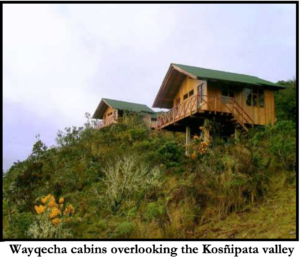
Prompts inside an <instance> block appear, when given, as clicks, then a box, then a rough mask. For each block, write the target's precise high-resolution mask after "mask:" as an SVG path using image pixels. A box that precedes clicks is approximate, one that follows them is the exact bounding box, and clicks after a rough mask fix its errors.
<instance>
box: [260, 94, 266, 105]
mask: <svg viewBox="0 0 300 258" xmlns="http://www.w3.org/2000/svg"><path fill="white" fill-rule="evenodd" d="M264 105H265V96H264V95H260V96H259V106H260V107H264Z"/></svg>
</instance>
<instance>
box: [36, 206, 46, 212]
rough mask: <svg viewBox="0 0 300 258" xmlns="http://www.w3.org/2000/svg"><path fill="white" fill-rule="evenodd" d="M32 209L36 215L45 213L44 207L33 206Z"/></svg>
mask: <svg viewBox="0 0 300 258" xmlns="http://www.w3.org/2000/svg"><path fill="white" fill-rule="evenodd" d="M34 209H35V211H36V213H37V214H41V213H43V212H44V211H45V209H46V207H45V206H44V205H39V206H37V205H35V206H34Z"/></svg>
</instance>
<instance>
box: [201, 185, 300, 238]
mask: <svg viewBox="0 0 300 258" xmlns="http://www.w3.org/2000/svg"><path fill="white" fill-rule="evenodd" d="M296 221H297V217H296V186H295V185H290V186H287V187H282V186H280V188H279V189H277V190H276V191H271V192H270V193H269V194H268V196H267V197H266V198H265V199H264V200H263V201H262V202H261V203H259V204H257V205H254V206H252V207H251V206H250V207H246V208H245V209H244V210H242V211H239V212H235V213H233V214H230V215H229V216H228V217H226V219H224V220H221V221H212V222H210V223H208V224H206V225H203V226H200V227H199V233H198V236H199V237H200V236H201V237H203V238H225V239H230V238H233V239H234V238H238V239H241V238H242V239H245V238H251V239H268V238H273V239H279V238H280V239H281V238H283V239H295V238H296Z"/></svg>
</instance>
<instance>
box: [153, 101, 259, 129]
mask: <svg viewBox="0 0 300 258" xmlns="http://www.w3.org/2000/svg"><path fill="white" fill-rule="evenodd" d="M206 112H209V113H214V114H216V113H220V114H227V115H231V116H233V119H232V122H233V123H237V124H239V125H240V126H241V127H242V128H243V129H244V130H245V131H248V126H252V127H253V124H254V122H253V119H252V118H251V117H250V116H249V115H248V114H247V113H246V112H245V110H244V109H243V108H242V107H241V106H240V105H239V104H238V103H237V102H236V100H235V99H234V98H231V97H219V96H200V95H194V96H192V97H189V98H187V99H186V100H184V101H183V102H182V103H181V104H179V105H178V106H176V107H174V108H172V109H171V110H169V111H168V112H166V113H162V114H161V115H159V116H158V118H157V129H162V128H164V127H166V126H168V125H171V124H173V123H175V122H177V121H180V120H182V119H184V118H186V117H189V116H192V115H194V114H196V113H206Z"/></svg>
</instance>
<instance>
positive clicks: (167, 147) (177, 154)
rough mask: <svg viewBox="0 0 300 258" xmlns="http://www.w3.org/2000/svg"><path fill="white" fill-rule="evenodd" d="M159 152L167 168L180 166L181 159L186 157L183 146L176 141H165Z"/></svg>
mask: <svg viewBox="0 0 300 258" xmlns="http://www.w3.org/2000/svg"><path fill="white" fill-rule="evenodd" d="M158 152H159V154H160V156H161V160H162V162H163V163H164V164H165V166H166V167H167V168H170V167H177V166H179V163H180V160H181V159H182V157H184V148H183V146H181V145H179V144H178V143H177V142H175V141H172V142H167V143H165V144H164V145H163V146H162V147H161V148H160V149H159V150H158Z"/></svg>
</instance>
